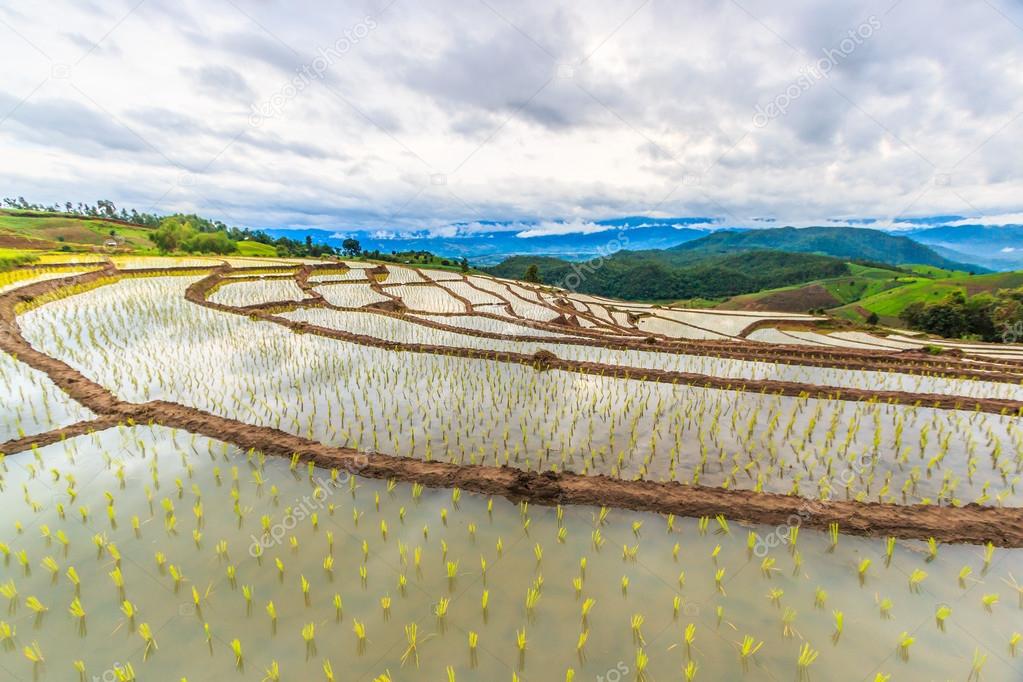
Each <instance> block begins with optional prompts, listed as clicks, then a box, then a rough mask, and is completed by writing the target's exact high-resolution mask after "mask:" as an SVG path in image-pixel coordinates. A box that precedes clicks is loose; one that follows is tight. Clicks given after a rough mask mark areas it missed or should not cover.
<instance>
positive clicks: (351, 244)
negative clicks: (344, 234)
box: [341, 237, 362, 256]
mask: <svg viewBox="0 0 1023 682" xmlns="http://www.w3.org/2000/svg"><path fill="white" fill-rule="evenodd" d="M341 249H342V251H344V252H345V255H346V256H358V255H359V254H360V253H362V245H361V244H360V243H359V240H358V239H352V238H351V237H349V238H348V239H345V240H344V241H343V242H341Z"/></svg>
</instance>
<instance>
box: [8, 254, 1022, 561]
mask: <svg viewBox="0 0 1023 682" xmlns="http://www.w3.org/2000/svg"><path fill="white" fill-rule="evenodd" d="M225 269H226V267H225V268H218V272H219V271H223V270H225ZM112 271H113V268H112V266H107V268H104V269H103V270H100V271H97V272H93V273H87V274H83V275H78V276H77V277H76V278H75V279H76V281H77V282H79V283H85V282H89V281H92V280H95V279H98V278H100V277H103V276H107V275H109V274H111V272H112ZM217 279H218V274H217V272H215V273H213V274H211V275H210V276H208V277H206V278H204V279H202V280H200V281H199V282H198V283H197V284H196V285H193V286H192V287H190V288H189V292H188V298H189V300H192V301H193V302H196V303H199V304H200V305H206V306H208V307H212V308H216V309H222V308H224V307H223V306H217V305H215V304H211V303H208V302H207V301H205V299H204V298H203V296H202V292H203V291H204V290H205V289H208V288H210V287H212V286H213V285H214V284H215V283H216V281H217ZM204 287H205V289H204ZM52 288H53V287H52V285H50V284H49V283H47V282H41V283H38V284H34V285H29V286H26V287H23V288H21V289H19V290H16V291H15V292H8V293H6V294H0V348H2V349H3V350H4V351H6V352H7V353H11V354H15V355H17V356H18V358H19V359H20V360H21V361H23V362H25V363H26V364H28V365H29V366H31V367H33V368H35V369H37V370H40V371H43V372H45V373H46V374H47V375H49V377H50V378H51V379H52V380H53V381H54V382H55V383H56V384H57V386H59V387H60V388H61V389H63V390H64V391H65V392H66V393H67V394H68V395H69V396H70V397H71V398H73V399H75V400H77V401H78V402H80V403H81V404H83V405H84V406H86V407H88V408H89V409H91V410H92V411H93V412H95V413H97V414H99V415H101V419H100V420H97V421H94V422H86V423H83V424H77V425H74V426H72V427H68V428H66V429H63V430H58V431H54V432H50V433H47V434H42V435H39V436H35V437H33V438H30V439H21V440H19V441H15V442H14V443H12V444H8V445H13V446H14V447H16V448H21V449H25V448H27V447H30V446H31V443H33V442H36V443H47V442H54V441H55V440H59V439H60V437H61V434H67V433H73V432H74V430H75V429H78V430H81V432H82V433H85V432H87V431H88V430H89V429H90V428H92V427H94V426H102V425H108V424H112V423H113V422H114V421H125V420H128V419H133V420H134V421H135V422H136V423H147V422H152V423H157V424H161V425H164V426H167V427H171V428H178V429H182V430H185V431H189V432H192V433H198V434H201V435H205V436H208V437H210V438H214V439H218V440H223V441H227V442H230V443H233V444H235V445H237V446H238V447H241V448H243V449H249V448H255V449H257V450H260V451H262V452H265V453H267V454H272V455H282V456H291V455H292V454H293V453H298V455H299V457H300V458H302V459H304V460H307V461H312V462H315V463H317V464H319V465H322V466H325V467H337V468H344V469H348V470H351V471H355V472H357V473H359V474H360V475H363V476H368V477H372V478H381V479H396V480H401V481H414V482H418V483H421V484H423V485H427V486H431V487H445V488H451V487H458V488H461V489H464V490H468V491H471V492H477V493H482V494H486V495H501V496H504V497H507V498H508V499H510V500H513V501H518V500H530V501H532V502H535V503H538V504H542V505H554V504H583V505H603V506H612V507H620V508H624V509H633V510H637V511H650V512H658V513H671V514H676V515H680V516H713V515H715V514H719V513H720V514H724V515H725V516H727V517H729V518H732V519H737V520H741V521H749V522H753V523H764V524H789V523H799V524H802V525H806V526H808V527H811V528H816V529H821V530H824V529H827V528H828V527H829V525H830V524H831V523H838V524H839V527H840V529H841V530H842V531H843V532H845V533H850V534H856V535H870V536H895V537H901V538H914V539H925V538H929V537H933V538H935V539H936V540H938V541H940V542H945V543H949V542H965V543H983V542H992V543H994V544H996V545H999V546H1003V547H1023V509H1020V508H1005V507H982V506H978V505H973V504H971V505H967V506H965V507H958V508H952V507H937V506H929V505H928V506H924V505H892V504H879V503H863V502H849V501H830V502H820V501H813V500H807V499H803V498H800V497H796V496H787V495H776V494H769V493H756V492H752V491H744V490H726V489H722V488H709V487H703V486H689V485H681V484H678V483H664V482H654V481H623V480H618V479H612V478H607V477H604V476H583V475H577V474H570V473H554V472H547V473H542V474H540V473H535V472H529V471H522V470H519V469H513V468H507V467H484V466H460V465H455V464H448V463H442V462H424V461H421V460H417V459H410V458H406V457H395V456H389V455H382V454H366V453H361V452H358V451H355V450H351V449H347V448H333V447H329V446H326V445H323V444H321V443H317V442H315V441H310V440H307V439H304V438H300V437H298V436H294V435H291V434H288V433H285V432H283V431H279V430H276V429H271V428H268V427H259V426H253V425H249V424H245V423H242V422H239V421H236V420H232V419H226V418H223V417H219V416H216V415H212V414H209V413H206V412H203V411H201V410H197V409H194V408H190V407H185V406H182V405H177V404H174V403H168V402H163V401H154V402H150V403H144V404H135V403H128V402H124V401H121V400H119V399H118V398H117V397H115V396H114V395H113V393H111V392H110V391H109V390H107V389H106V388H104V387H102V386H100V385H98V384H96V383H94V382H92V381H90V380H89V379H87V378H86V377H84V376H83V375H82V374H81V373H79V372H78V371H77V370H75V369H73V368H71V367H70V366H68V365H67V364H65V363H63V362H61V361H60V360H57V359H55V358H52V357H49V356H47V355H45V354H43V353H40V352H39V351H37V350H35V349H34V348H33V347H32V346H31V345H30V344H28V342H27V341H25V339H24V338H23V337H22V335H21V332H20V329H19V328H18V325H17V320H16V317H15V307H16V305H17V304H18V302H20V301H24V300H31V298H32V297H35V296H39V295H42V294H44V293H46V292H48V291H52ZM196 299H198V300H196ZM200 301H201V303H200ZM444 350H446V351H448V352H449V353H450V352H451V351H454V352H455V354H459V355H461V354H463V353H464V350H465V349H444ZM506 355H508V354H506ZM523 357H524V358H528V362H529V364H536V365H543V366H547V365H549V366H551V367H554V368H558V369H571V371H579V370H580V369H581V368H579V367H576V368H568V367H560V366H558V365H563V364H565V363H564V361H562V360H560V359H557V358H556V357H553V356H552V357H548V356H545V355H540V354H538V355H537V356H523ZM512 361H516V362H517V361H520V360H519V359H517V358H513V359H512ZM597 368H599V371H601V372H606V370H607V369H608V368H606V367H600V366H599V365H598V366H593V368H590V369H594V371H596V369H597ZM616 369H620V368H616ZM633 371H635V370H633ZM633 378H637V377H633ZM706 379H708V377H701V380H706ZM655 380H656V379H655ZM673 381H674V379H673ZM762 383H765V384H770V382H762ZM796 386H798V385H796ZM772 387H773V388H778V389H782V390H787V389H786V388H785V385H778V384H774V385H773V386H772ZM766 388H768V386H767V385H765V389H766ZM802 388H803V389H805V388H806V387H802ZM843 393H844V394H848V393H849V392H848V391H846V392H843ZM868 393H869V392H868ZM872 395H873V396H874V397H878V396H883V395H885V394H877V393H873V394H872ZM927 398H929V397H927ZM951 400H956V399H955V398H952V399H951ZM984 402H985V403H989V405H988V407H993V406H994V405H993V404H990V403H992V401H984ZM994 402H1008V401H994ZM14 451H15V450H13V449H12V450H11V452H14Z"/></svg>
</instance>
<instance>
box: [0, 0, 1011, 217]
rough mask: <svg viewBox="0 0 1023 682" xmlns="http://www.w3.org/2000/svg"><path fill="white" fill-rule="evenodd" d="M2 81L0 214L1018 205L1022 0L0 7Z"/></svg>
mask: <svg viewBox="0 0 1023 682" xmlns="http://www.w3.org/2000/svg"><path fill="white" fill-rule="evenodd" d="M0 64H2V73H3V78H2V79H0V159H2V161H0V195H19V194H20V195H24V196H25V197H26V198H28V199H29V200H32V201H37V202H43V203H50V202H54V201H61V202H63V201H65V200H71V201H79V200H89V201H92V200H95V199H97V198H110V199H113V200H114V201H115V202H117V203H118V204H119V205H126V206H130V207H135V208H137V209H139V210H155V211H167V212H169V211H179V210H183V211H197V212H201V213H203V214H206V215H210V216H213V217H218V218H221V219H223V220H225V221H227V222H229V223H232V224H238V225H253V226H260V227H283V226H322V227H326V228H351V227H375V228H392V227H393V228H395V229H399V230H400V229H412V228H430V227H436V226H440V225H444V224H449V223H452V222H461V221H464V222H469V223H475V222H477V221H481V220H538V221H556V220H562V219H563V220H565V221H568V222H570V223H572V224H577V225H579V226H580V229H586V225H587V222H588V221H590V220H593V219H599V218H607V217H614V216H622V215H653V216H661V217H664V216H716V217H720V218H721V219H722V220H724V221H726V222H729V223H734V224H740V223H748V222H749V221H752V220H753V219H754V218H757V217H765V216H769V217H774V218H777V219H778V220H779V221H780V222H788V223H793V224H805V223H812V222H820V221H821V220H823V219H826V218H845V217H859V216H870V217H877V218H881V219H882V220H885V221H892V222H898V219H899V218H901V217H906V216H923V215H934V214H955V215H967V216H982V217H985V219H986V220H988V221H990V222H995V223H997V222H999V221H1000V220H1001V219H1000V218H999V216H1002V215H1006V214H1018V213H1019V212H1020V210H1021V209H1023V192H1021V191H1020V190H1021V189H1023V183H1021V180H1023V164H1021V163H1020V161H1019V150H1020V149H1023V121H1021V120H1020V118H1021V116H1023V3H1021V2H1019V0H901V1H896V0H884V1H882V2H823V1H821V0H818V1H814V2H802V1H800V0H787V1H786V2H784V3H779V2H776V1H771V0H764V1H761V0H706V1H703V0H633V1H631V2H630V1H628V0H607V1H605V0H587V2H585V3H582V2H567V1H566V2H551V0H459V1H457V2H454V1H452V2H444V1H440V2H413V1H412V0H367V1H366V2H339V1H337V0H332V1H329V2H327V1H324V2H318V1H311V0H299V1H293V2H285V1H284V0H203V1H199V0H141V1H140V0H91V1H90V0H75V1H74V2H65V1H61V0H47V2H38V0H4V2H3V3H2V4H0ZM551 224H552V227H551V229H558V228H557V226H556V224H553V223H551Z"/></svg>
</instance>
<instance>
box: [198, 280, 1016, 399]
mask: <svg viewBox="0 0 1023 682" xmlns="http://www.w3.org/2000/svg"><path fill="white" fill-rule="evenodd" d="M217 280H218V275H217V273H213V274H211V275H209V276H208V277H205V278H203V279H201V280H198V281H196V282H193V283H192V284H191V285H190V286H189V287H188V289H187V290H186V291H185V298H186V299H187V300H189V301H191V302H192V303H195V304H197V305H200V306H203V307H206V308H210V309H212V310H218V311H220V312H226V313H232V314H235V315H249V316H253V317H255V318H256V319H262V320H265V321H268V322H273V323H275V324H279V325H281V326H284V327H287V328H289V329H291V330H292V331H296V332H299V333H311V334H317V335H319V336H324V337H328V338H333V339H337V340H339V341H345V342H349V343H356V344H359V345H362V346H371V347H375V348H381V349H384V350H393V351H408V352H413V353H424V354H430V355H447V356H454V357H463V358H469V359H475V360H493V361H497V362H508V363H515V364H520V365H526V366H530V367H533V368H534V369H538V370H552V369H555V370H562V371H566V372H578V373H582V374H592V375H597V376H602V377H612V378H619V379H633V380H636V381H653V382H657V383H665V384H673V385H680V384H681V385H689V386H695V387H698V388H713V389H723V390H728V391H744V392H752V393H770V394H773V395H784V396H792V397H808V398H822V399H828V400H851V401H873V402H882V403H888V404H898V405H917V406H924V407H934V408H938V409H953V410H977V411H980V412H988V413H994V414H1010V413H1012V414H1017V415H1020V416H1023V401H1018V400H1004V399H999V398H963V397H961V396H954V395H938V394H932V393H908V392H903V391H872V390H867V389H856V388H841V389H839V388H834V387H829V386H817V385H814V384H802V383H796V382H786V381H775V380H770V379H763V380H741V379H730V378H725V377H717V376H713V375H708V374H696V373H692V372H671V371H667V370H659V369H647V368H637V367H620V366H618V365H605V364H600V363H595V362H581V361H573V360H563V359H561V358H558V357H557V356H555V355H554V354H552V353H549V352H545V351H537V352H536V353H533V354H525V353H513V352H507V351H492V350H481V349H475V348H463V347H457V346H437V345H431V344H422V343H404V342H398V341H387V340H384V339H379V338H376V337H372V336H365V335H362V334H354V333H351V332H346V331H341V330H337V329H329V328H327V327H321V326H318V325H314V324H310V323H308V322H296V321H294V320H289V319H286V318H283V317H278V316H276V315H274V314H273V313H272V312H268V311H267V310H265V309H264V310H259V309H256V308H255V307H251V306H250V307H246V308H232V307H231V306H227V305H223V304H220V303H213V302H211V301H208V300H207V299H206V293H205V292H206V290H207V289H208V288H209V287H211V286H213V285H214V284H215V283H216V282H217ZM265 305H266V306H270V305H273V304H265Z"/></svg>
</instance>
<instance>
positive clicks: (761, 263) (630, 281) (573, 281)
mask: <svg viewBox="0 0 1023 682" xmlns="http://www.w3.org/2000/svg"><path fill="white" fill-rule="evenodd" d="M530 266H535V267H530ZM527 271H528V272H529V276H530V278H531V279H533V278H535V279H537V280H538V281H540V282H542V283H544V284H552V285H556V286H560V287H564V288H567V289H571V290H573V291H577V292H580V293H585V294H596V295H599V296H609V297H612V298H621V299H626V300H646V301H674V300H679V299H691V298H707V299H720V298H726V297H729V296H736V295H739V294H747V293H752V292H755V291H761V290H763V289H774V288H777V287H784V286H790V285H795V284H802V283H804V282H809V281H813V280H817V279H827V278H830V277H842V276H845V275H848V274H849V266H848V265H847V264H846V263H845V261H843V260H839V259H837V258H832V257H830V256H820V255H816V254H808V253H786V252H780V251H750V252H745V253H733V254H704V253H699V254H696V253H682V252H678V251H672V250H664V251H633V252H630V251H622V252H620V253H617V254H614V255H612V256H608V257H606V258H598V259H595V260H591V261H586V262H583V263H569V262H567V261H563V260H560V259H557V258H545V257H532V256H516V257H513V258H509V259H507V260H505V261H504V262H502V263H501V264H500V265H497V266H495V267H492V268H489V272H490V273H491V274H494V275H496V276H498V277H510V278H514V279H523V278H525V276H526V273H527Z"/></svg>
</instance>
